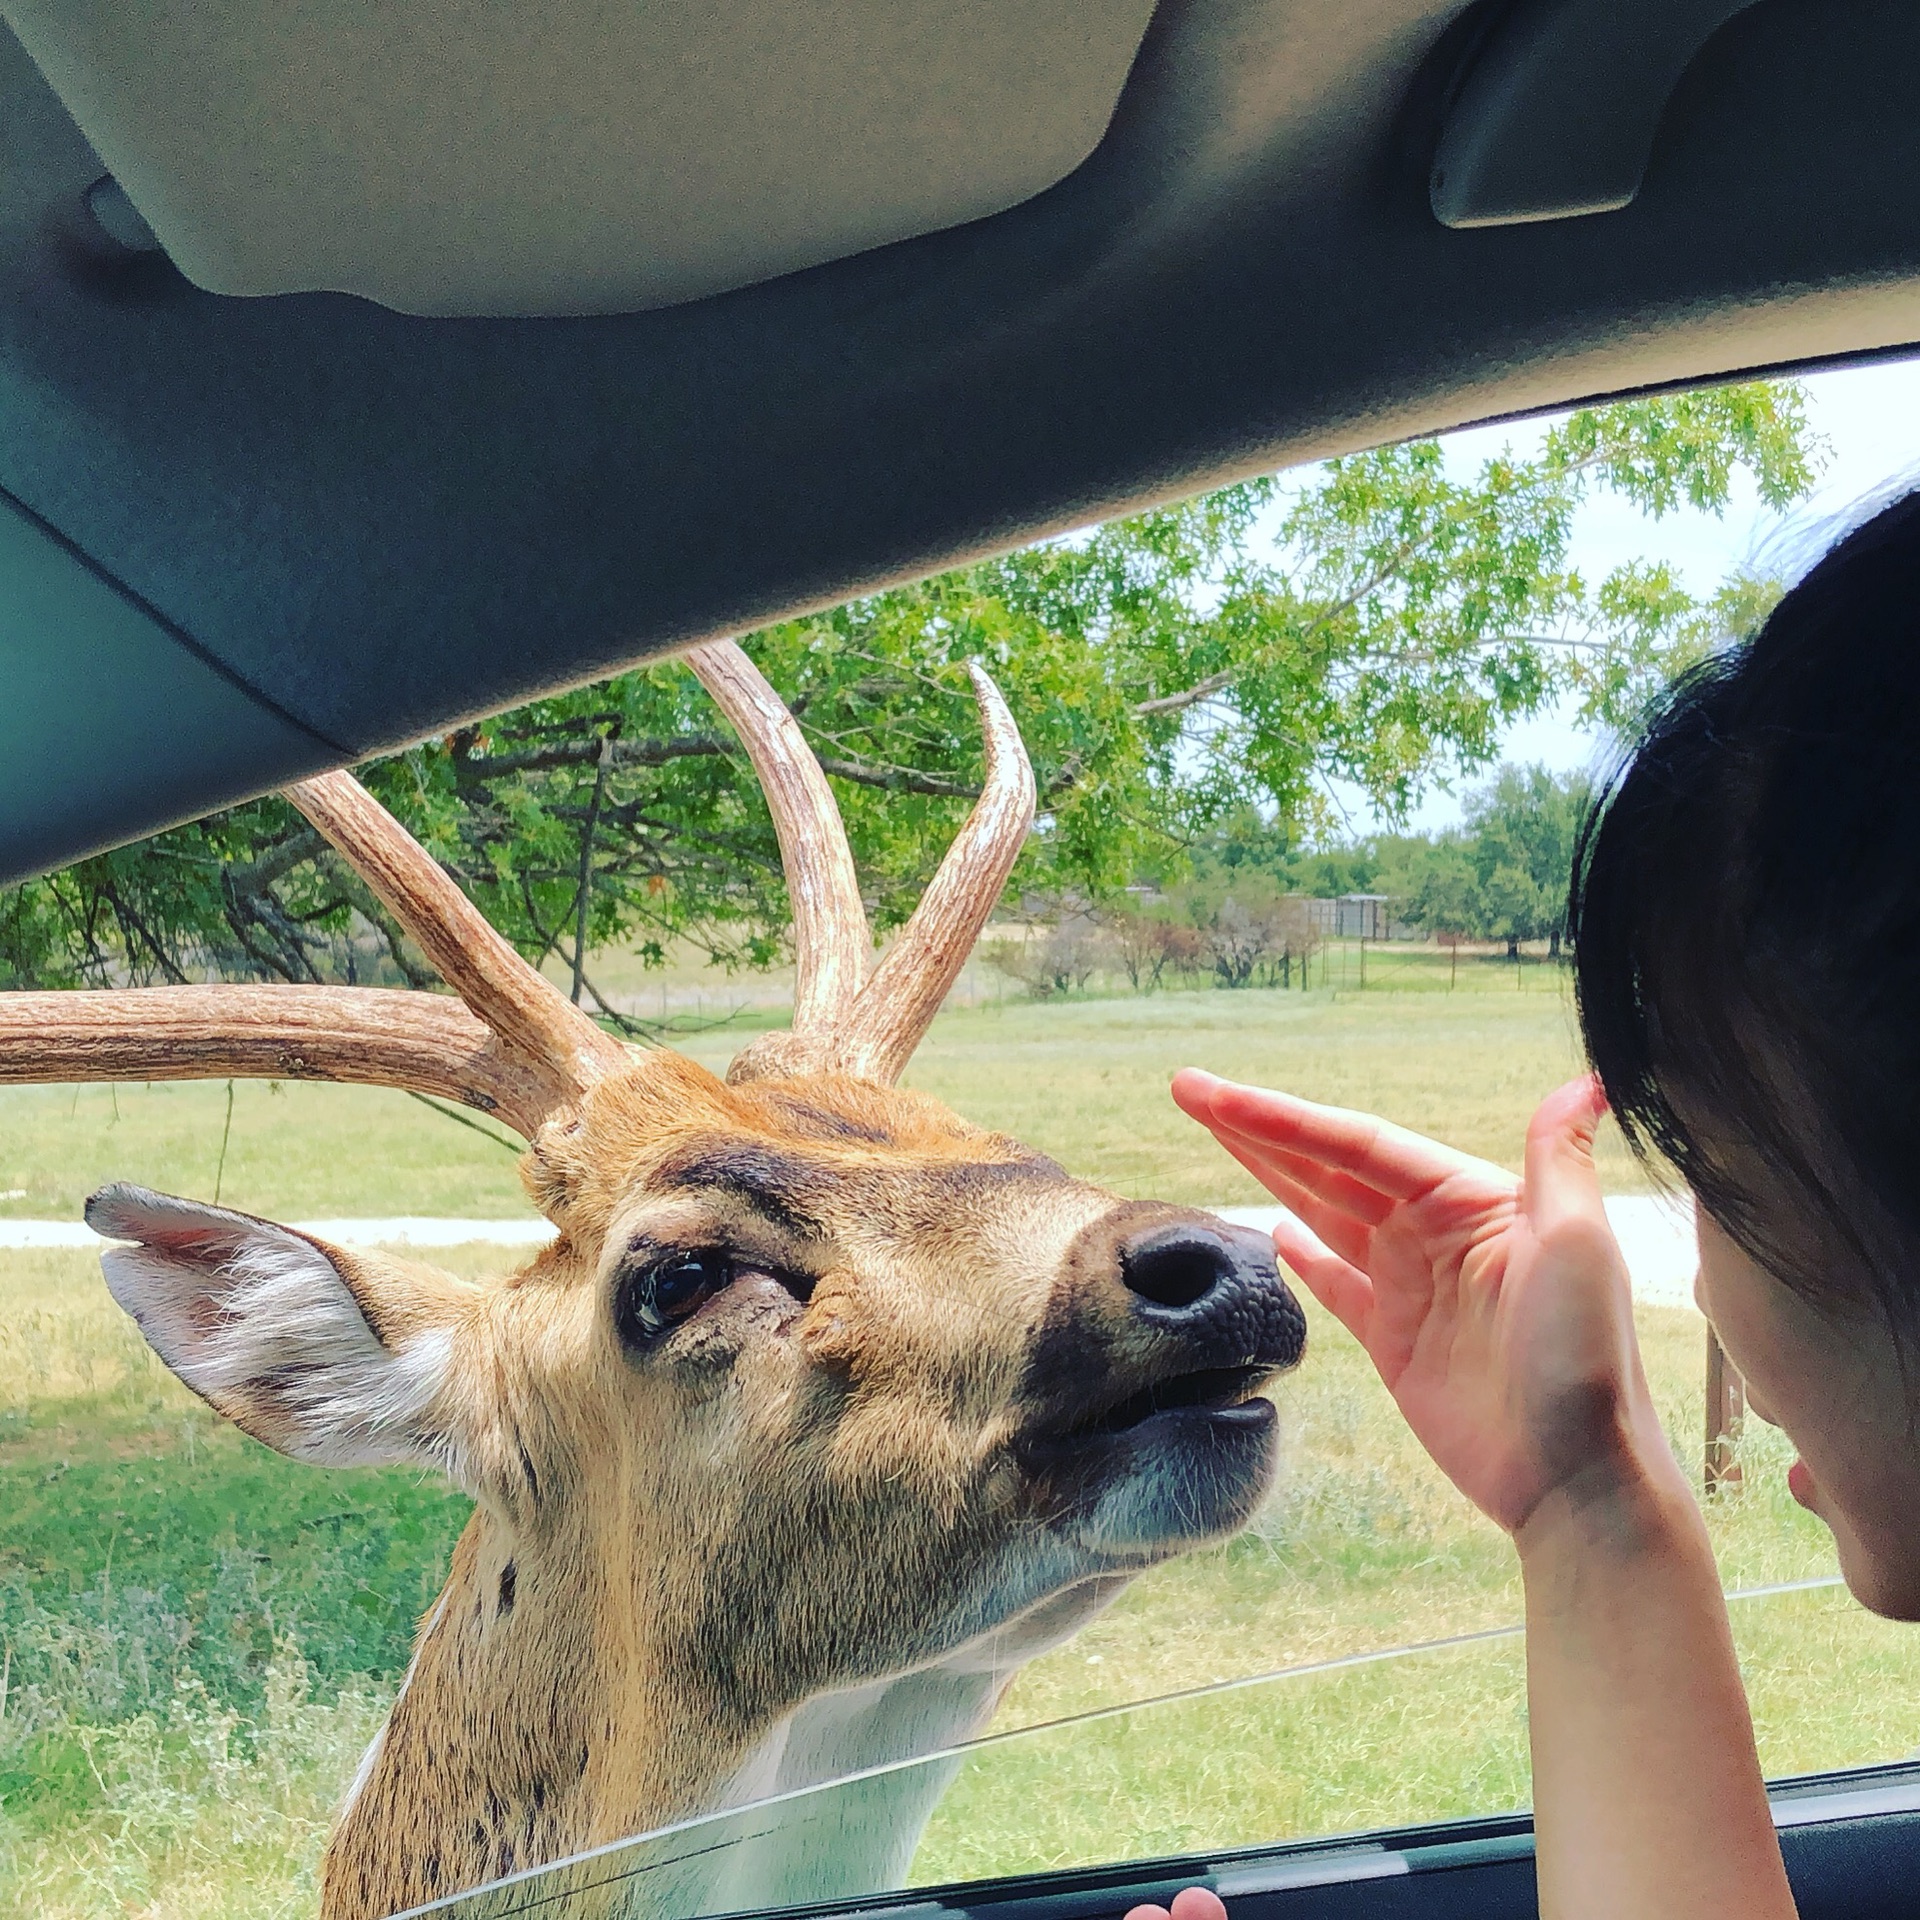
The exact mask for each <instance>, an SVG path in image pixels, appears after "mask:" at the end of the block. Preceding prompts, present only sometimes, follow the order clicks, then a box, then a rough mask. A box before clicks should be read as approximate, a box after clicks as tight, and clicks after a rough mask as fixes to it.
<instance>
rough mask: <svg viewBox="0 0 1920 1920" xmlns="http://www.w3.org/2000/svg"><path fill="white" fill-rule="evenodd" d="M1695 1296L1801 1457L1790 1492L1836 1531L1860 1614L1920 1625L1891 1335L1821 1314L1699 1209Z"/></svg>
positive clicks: (1916, 1466) (1906, 1453) (1919, 1518)
mask: <svg viewBox="0 0 1920 1920" xmlns="http://www.w3.org/2000/svg"><path fill="white" fill-rule="evenodd" d="M1698 1220H1699V1229H1698V1230H1699V1238H1700V1278H1699V1281H1698V1284H1697V1287H1696V1297H1697V1298H1698V1300H1699V1302H1700V1309H1701V1311H1702V1312H1703V1313H1704V1314H1705V1315H1706V1316H1707V1318H1708V1319H1709V1320H1710V1321H1712V1323H1713V1326H1714V1330H1715V1331H1716V1332H1717V1333H1718V1334H1719V1336H1720V1344H1721V1345H1722V1346H1723V1347H1724V1348H1725V1349H1726V1352H1727V1358H1728V1359H1729V1360H1731V1361H1732V1362H1733V1364H1734V1366H1735V1367H1736V1368H1737V1369H1738V1370H1739V1372H1740V1375H1741V1377H1742V1378H1743V1379H1744V1380H1745V1381H1746V1384H1747V1404H1748V1406H1750V1407H1751V1408H1752V1409H1753V1411H1754V1412H1755V1413H1756V1414H1757V1415H1759V1417H1760V1418H1761V1419H1762V1420H1765V1421H1768V1422H1770V1423H1771V1424H1772V1425H1774V1426H1777V1427H1780V1428H1782V1429H1783V1430H1784V1431H1785V1433H1786V1435H1787V1437H1788V1438H1789V1439H1790V1440H1791V1441H1792V1442H1793V1443H1794V1445H1795V1446H1796V1447H1798V1448H1799V1450H1800V1458H1799V1459H1798V1460H1796V1461H1795V1462H1794V1464H1793V1469H1792V1471H1791V1473H1790V1474H1789V1475H1788V1479H1787V1484H1788V1486H1789V1487H1790V1488H1791V1489H1792V1492H1793V1497H1794V1498H1795V1499H1796V1500H1798V1501H1799V1502H1800V1504H1801V1505H1802V1506H1803V1507H1806V1508H1807V1509H1809V1510H1810V1511H1811V1512H1813V1513H1817V1514H1818V1515H1819V1516H1820V1518H1821V1519H1822V1520H1824V1521H1825V1522H1826V1523H1827V1525H1828V1526H1829V1527H1831V1528H1832V1529H1833V1537H1834V1539H1835V1540H1836V1541H1837V1542H1838V1543H1839V1548H1840V1570H1841V1572H1842V1573H1844V1574H1845V1575H1846V1580H1847V1585H1848V1586H1849V1587H1851V1588H1852V1589H1853V1593H1854V1597H1855V1598H1856V1599H1858V1600H1859V1601H1860V1603H1861V1604H1862V1605H1863V1606H1866V1607H1870V1608H1871V1609H1872V1610H1873V1611H1874V1612H1875V1613H1881V1614H1885V1615H1887V1616H1888V1617H1889V1618H1890V1619H1895V1620H1920V1436H1917V1435H1916V1424H1915V1420H1914V1416H1913V1410H1912V1408H1911V1407H1910V1406H1909V1404H1908V1397H1907V1382H1906V1380H1905V1378H1904V1377H1903V1375H1902V1371H1901V1367H1900V1363H1899V1356H1898V1354H1897V1352H1896V1351H1895V1348H1894V1343H1893V1338H1892V1336H1891V1335H1890V1334H1889V1333H1888V1331H1887V1329H1886V1327H1885V1326H1884V1324H1882V1323H1880V1322H1878V1321H1876V1320H1874V1319H1871V1318H1869V1317H1867V1316H1866V1315H1864V1314H1862V1315H1860V1316H1859V1317H1849V1318H1845V1319H1842V1318H1838V1317H1830V1316H1828V1315H1826V1314H1822V1313H1816V1312H1815V1311H1814V1309H1813V1308H1812V1307H1810V1306H1809V1305H1808V1304H1807V1303H1806V1302H1805V1301H1804V1300H1802V1299H1801V1298H1800V1296H1799V1295H1798V1294H1796V1293H1794V1292H1793V1291H1792V1290H1791V1289H1790V1288H1788V1287H1785V1286H1783V1285H1782V1284H1781V1283H1780V1282H1779V1281H1778V1280H1776V1279H1774V1278H1773V1276H1772V1275H1771V1274H1769V1273H1768V1272H1767V1271H1766V1269H1765V1268H1763V1267H1761V1266H1759V1265H1758V1264H1756V1263H1755V1262H1754V1261H1753V1260H1751V1259H1749V1258H1748V1256H1747V1255H1746V1254H1745V1253H1743V1252H1742V1251H1741V1250H1740V1248H1739V1247H1738V1246H1736V1245H1735V1244H1734V1242H1733V1241H1732V1240H1730V1239H1729V1238H1728V1237H1727V1236H1726V1234H1725V1233H1723V1232H1722V1231H1721V1230H1720V1228H1719V1227H1718V1226H1716V1225H1715V1224H1714V1222H1713V1221H1712V1220H1711V1219H1709V1218H1708V1217H1707V1213H1706V1211H1705V1209H1704V1208H1701V1209H1699V1210H1698Z"/></svg>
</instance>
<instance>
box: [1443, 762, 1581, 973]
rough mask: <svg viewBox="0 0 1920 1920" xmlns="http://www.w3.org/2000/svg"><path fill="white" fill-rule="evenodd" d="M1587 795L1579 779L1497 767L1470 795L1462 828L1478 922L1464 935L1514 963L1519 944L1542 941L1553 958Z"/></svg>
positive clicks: (1564, 915) (1538, 770)
mask: <svg viewBox="0 0 1920 1920" xmlns="http://www.w3.org/2000/svg"><path fill="white" fill-rule="evenodd" d="M1589 791H1590V790H1589V786H1588V782H1587V779H1586V776H1585V775H1584V774H1578V773H1573V774H1559V775H1556V774H1553V773H1550V772H1549V771H1548V770H1547V769H1546V768H1545V767H1540V766H1534V767H1502V768H1501V769H1500V773H1499V776H1498V777H1497V778H1496V779H1495V780H1493V781H1492V782H1491V783H1490V784H1489V785H1487V786H1485V787H1482V788H1481V789H1480V791H1479V792H1478V793H1476V794H1475V795H1474V796H1473V797H1472V799H1471V800H1470V801H1469V802H1468V804H1467V825H1468V828H1469V830H1470V831H1471V834H1472V839H1471V842H1470V847H1471V859H1472V863H1473V871H1474V878H1475V881H1476V884H1477V887H1478V891H1479V913H1480V922H1481V924H1480V926H1479V927H1478V928H1469V929H1467V930H1468V931H1477V932H1480V933H1482V934H1484V935H1485V936H1487V937H1490V938H1492V939H1497V940H1505V941H1506V943H1507V952H1508V955H1509V956H1510V957H1512V958H1514V959H1518V958H1519V952H1520V946H1519V943H1520V942H1521V941H1522V940H1543V939H1544V940H1549V941H1551V942H1552V949H1553V952H1554V953H1555V954H1556V955H1557V954H1558V953H1559V951H1560V941H1561V938H1562V936H1563V935H1564V934H1565V932H1566V925H1567V883H1568V880H1569V878H1570V877H1571V875H1572V872H1573V844H1574V840H1575V837H1576V836H1577V835H1578V833H1579V831H1580V821H1581V818H1582V816H1583V815H1584V814H1585V812H1586V808H1587V801H1588V797H1589Z"/></svg>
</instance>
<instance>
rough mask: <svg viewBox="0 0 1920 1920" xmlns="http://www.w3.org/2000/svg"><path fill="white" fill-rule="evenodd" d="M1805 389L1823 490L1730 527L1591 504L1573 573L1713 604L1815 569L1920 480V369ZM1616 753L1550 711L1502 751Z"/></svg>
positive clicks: (1465, 440) (1747, 495)
mask: <svg viewBox="0 0 1920 1920" xmlns="http://www.w3.org/2000/svg"><path fill="white" fill-rule="evenodd" d="M1803 384H1804V385H1805V387H1806V390H1807V401H1808V406H1807V413H1808V419H1809V423H1810V425H1811V426H1812V428H1813V431H1814V433H1815V434H1816V435H1818V436H1819V437H1820V438H1821V439H1823V440H1824V441H1825V442H1826V443H1827V448H1826V460H1825V465H1824V467H1823V468H1822V470H1821V473H1820V478H1819V481H1818V483H1817V485H1816V487H1815V489H1814V491H1813V493H1812V494H1811V495H1810V496H1809V497H1808V498H1807V499H1806V500H1805V501H1803V502H1801V503H1800V505H1799V506H1797V507H1796V508H1794V509H1792V510H1791V511H1790V512H1789V513H1788V514H1787V515H1785V516H1784V517H1783V516H1781V515H1779V514H1776V513H1774V512H1772V511H1771V510H1770V509H1768V508H1766V507H1763V506H1762V505H1761V504H1760V502H1759V500H1758V499H1757V498H1756V497H1755V495H1754V492H1753V488H1752V486H1751V485H1750V484H1749V483H1747V482H1746V481H1745V479H1744V476H1742V477H1740V478H1739V479H1738V480H1737V482H1736V488H1735V494H1734V499H1733V501H1732V503H1731V504H1730V505H1729V506H1728V508H1727V511H1726V513H1725V515H1724V516H1722V517H1719V518H1716V517H1715V516H1714V515H1712V514H1707V513H1697V512H1693V511H1691V510H1688V511H1684V512H1680V513H1674V514H1669V515H1668V516H1667V517H1666V518H1665V519H1664V520H1650V519H1648V518H1646V517H1645V516H1644V515H1642V514H1641V513H1639V512H1638V511H1637V510H1636V509H1635V508H1633V507H1632V506H1630V505H1629V504H1628V503H1627V502H1626V501H1624V500H1619V499H1615V498H1613V497H1611V496H1603V497H1601V498H1600V499H1597V500H1594V501H1592V502H1590V503H1589V504H1588V505H1587V506H1586V507H1585V508H1584V509H1583V510H1582V512H1581V515H1580V517H1579V519H1578V521H1577V522H1576V524H1575V529H1574V536H1573V548H1572V554H1571V559H1572V563H1573V564H1574V565H1575V566H1576V567H1578V568H1579V569H1580V571H1581V572H1582V573H1583V574H1585V575H1586V577H1587V578H1588V579H1590V580H1597V579H1599V578H1601V577H1602V576H1603V575H1605V574H1606V573H1608V572H1609V571H1611V569H1613V568H1614V567H1617V566H1619V565H1620V564H1621V562H1623V561H1626V560H1631V559H1635V558H1645V559H1652V560H1666V561H1668V562H1669V563H1670V564H1671V565H1672V566H1673V567H1674V569H1675V570H1676V571H1677V572H1678V573H1679V575H1680V577H1681V578H1682V580H1683V581H1684V582H1685V584H1686V585H1687V586H1688V587H1689V588H1691V589H1692V591H1693V592H1695V593H1697V594H1702V595H1704V594H1709V593H1711V592H1712V591H1713V590H1714V588H1715V587H1717V586H1718V585H1719V584H1720V582H1721V581H1722V580H1724V579H1725V578H1726V577H1727V575H1728V574H1730V573H1733V572H1735V571H1736V570H1738V569H1739V568H1741V567H1742V566H1744V565H1751V564H1752V563H1753V562H1754V561H1756V560H1760V561H1762V562H1764V561H1766V560H1768V559H1771V560H1772V562H1773V569H1774V570H1775V571H1782V572H1790V571H1797V570H1798V569H1797V568H1795V567H1793V566H1792V564H1791V559H1792V556H1794V555H1797V554H1802V553H1804V554H1805V555H1806V557H1807V558H1809V559H1810V558H1811V557H1812V555H1813V554H1814V553H1817V552H1818V551H1819V548H1820V546H1821V545H1823V544H1824V541H1823V540H1822V538H1821V534H1822V529H1823V527H1824V526H1827V525H1829V524H1831V523H1836V522H1839V521H1842V520H1844V517H1845V515H1846V514H1847V511H1848V509H1849V508H1851V507H1852V506H1853V505H1854V504H1855V503H1856V502H1858V501H1859V500H1861V499H1862V497H1863V496H1867V495H1871V494H1873V493H1875V492H1876V491H1879V490H1880V489H1883V488H1886V487H1888V486H1890V485H1891V484H1892V483H1894V482H1896V481H1898V480H1899V479H1900V478H1901V477H1902V476H1903V475H1906V474H1909V473H1912V474H1913V475H1914V477H1915V478H1916V479H1920V361H1897V362H1889V363H1885V364H1882V365H1878V366H1867V367H1849V368H1845V369H1842V370H1840V371H1837V372H1833V373H1817V374H1812V375H1809V376H1807V377H1806V379H1805V381H1804V383H1803ZM1542 424H1543V423H1535V422H1524V423H1521V424H1518V425H1508V426H1499V427H1475V428H1472V429H1469V430H1468V431H1465V432H1462V433H1455V434H1450V435H1448V436H1447V438H1446V439H1445V441H1444V442H1443V443H1442V444H1443V445H1444V446H1445V447H1446V448H1447V451H1448V454H1449V457H1450V461H1457V462H1458V463H1459V465H1460V468H1461V470H1462V471H1463V472H1464V473H1471V472H1472V471H1473V470H1474V469H1476V468H1477V467H1478V466H1479V464H1480V462H1481V461H1483V460H1484V459H1486V458H1487V457H1488V456H1489V455H1490V454H1493V453H1497V452H1498V451H1499V450H1500V448H1501V447H1502V446H1503V445H1506V446H1512V447H1515V448H1516V449H1524V448H1525V447H1526V446H1527V444H1528V442H1529V441H1530V440H1532V439H1537V437H1538V435H1539V433H1540V431H1541V430H1542ZM1835 530H1837V526H1836V528H1835ZM1605 747H1606V743H1605V742H1604V741H1603V740H1601V739H1600V738H1598V737H1597V736H1596V735H1594V734H1592V733H1589V732H1585V731H1582V730H1581V729H1580V728H1578V727H1576V726H1575V725H1573V724H1572V722H1571V720H1570V718H1569V717H1568V716H1566V715H1564V714H1561V713H1548V714H1542V715H1540V716H1538V717H1537V718H1535V719H1533V720H1528V721H1523V722H1521V723H1520V724H1518V725H1517V726H1515V727H1513V728H1512V729H1511V730H1510V731H1509V732H1508V734H1507V737H1506V739H1505V741H1504V742H1503V744H1502V748H1501V753H1502V757H1503V758H1505V759H1508V760H1514V761H1543V762H1545V763H1546V764H1547V765H1548V766H1550V767H1553V768H1554V769H1556V770H1557V771H1570V770H1572V769H1574V768H1576V767H1587V766H1591V765H1592V764H1594V762H1595V761H1596V759H1597V758H1600V757H1603V756H1604V753H1605ZM1467 784H1469V785H1470V784H1471V782H1469V783H1467ZM1342 798H1343V800H1344V801H1345V802H1346V804H1347V805H1348V807H1349V809H1350V817H1351V818H1352V819H1353V822H1354V825H1355V826H1356V828H1358V829H1360V830H1361V831H1365V830H1367V827H1368V823H1369V821H1370V819H1371V809H1370V808H1369V807H1368V806H1367V804H1366V802H1365V801H1364V800H1363V799H1360V798H1359V796H1357V795H1351V794H1348V795H1343V796H1342ZM1460 810H1461V794H1460V793H1459V792H1458V791H1456V792H1454V793H1452V794H1445V793H1430V794H1429V795H1428V796H1427V798H1426V800H1425V801H1424V802H1423V803H1422V805H1421V806H1420V807H1419V808H1418V809H1417V810H1416V812H1415V814H1414V816H1413V820H1412V822H1411V824H1412V826H1413V827H1414V829H1415V830H1416V831H1418V832H1423V833H1426V832H1434V831H1437V830H1439V829H1441V828H1443V827H1449V826H1454V825H1457V824H1458V823H1459V819H1460ZM1373 824H1375V825H1378V824H1380V823H1378V822H1374V823H1373Z"/></svg>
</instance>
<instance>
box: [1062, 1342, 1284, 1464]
mask: <svg viewBox="0 0 1920 1920" xmlns="http://www.w3.org/2000/svg"><path fill="white" fill-rule="evenodd" d="M1273 1371H1274V1370H1273V1368H1272V1367H1270V1366H1265V1365H1262V1364H1261V1363H1260V1362H1258V1361H1248V1362H1246V1363H1244V1364H1242V1365H1240V1366H1233V1367H1195V1368H1193V1369H1192V1370H1191V1371H1189V1372H1186V1373H1175V1374H1170V1375H1168V1376H1167V1377H1166V1378H1165V1379H1163V1380H1155V1381H1153V1382H1152V1383H1151V1384H1150V1385H1148V1386H1144V1387H1141V1388H1139V1389H1138V1390H1137V1391H1135V1392H1133V1393H1130V1394H1128V1395H1126V1396H1125V1397H1124V1398H1123V1399H1119V1400H1115V1401H1112V1402H1110V1403H1109V1404H1108V1405H1106V1406H1103V1407H1097V1408H1095V1409H1094V1410H1093V1411H1092V1412H1090V1413H1083V1414H1080V1415H1078V1416H1076V1417H1075V1418H1074V1419H1072V1420H1071V1421H1069V1422H1068V1423H1067V1424H1066V1425H1064V1426H1059V1427H1055V1428H1054V1429H1053V1430H1052V1431H1051V1432H1049V1433H1047V1434H1045V1435H1044V1436H1042V1437H1043V1438H1045V1439H1048V1440H1052V1441H1054V1442H1056V1443H1067V1444H1071V1443H1072V1442H1074V1441H1076V1440H1099V1439H1107V1438H1112V1437H1114V1436H1117V1435H1120V1434H1127V1433H1132V1432H1134V1431H1136V1430H1137V1429H1138V1428H1140V1427H1144V1426H1145V1425H1146V1424H1147V1423H1148V1421H1150V1420H1155V1419H1157V1418H1159V1416H1161V1415H1162V1414H1184V1413H1199V1414H1204V1415H1210V1416H1211V1417H1212V1418H1214V1419H1216V1420H1222V1421H1227V1422H1230V1423H1231V1424H1233V1425H1236V1426H1241V1425H1245V1426H1266V1425H1269V1424H1270V1423H1271V1422H1272V1420H1273V1418H1274V1410H1273V1403H1272V1402H1271V1401H1270V1400H1261V1399H1257V1398H1255V1396H1256V1395H1257V1394H1258V1392H1259V1390H1260V1388H1261V1387H1262V1386H1264V1385H1265V1384H1266V1382H1267V1380H1268V1379H1270V1378H1271V1377H1272V1374H1273Z"/></svg>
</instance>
